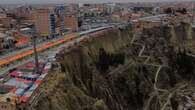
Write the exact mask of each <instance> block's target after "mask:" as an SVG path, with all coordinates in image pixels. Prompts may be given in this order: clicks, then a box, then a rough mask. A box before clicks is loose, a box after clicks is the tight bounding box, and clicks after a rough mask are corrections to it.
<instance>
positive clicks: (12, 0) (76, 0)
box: [0, 0, 195, 4]
mask: <svg viewBox="0 0 195 110" xmlns="http://www.w3.org/2000/svg"><path fill="white" fill-rule="evenodd" d="M154 1H157V2H159V1H160V2H162V1H195V0H0V4H7V3H8V4H10V3H13V4H16V3H17V4H21V3H23V4H24V3H26V4H29V3H96V2H98V3H101V2H154Z"/></svg>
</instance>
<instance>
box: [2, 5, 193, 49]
mask: <svg viewBox="0 0 195 110" xmlns="http://www.w3.org/2000/svg"><path fill="white" fill-rule="evenodd" d="M168 7H171V8H186V9H187V10H188V11H190V10H191V9H192V4H191V2H185V3H183V2H182V3H180V2H176V3H125V4H124V3H104V4H82V3H79V4H64V5H36V6H35V5H31V6H28V5H21V6H16V7H11V8H8V7H3V6H1V7H0V33H3V34H6V36H9V38H10V37H12V39H14V41H15V42H9V43H5V41H7V40H6V39H7V37H5V35H3V34H0V39H1V40H0V44H1V45H0V50H1V51H2V50H5V49H7V48H5V47H8V48H12V47H19V48H20V47H24V46H26V45H28V43H29V42H30V41H31V37H32V36H34V34H36V35H37V34H38V36H40V39H42V38H53V37H55V36H57V35H63V34H64V33H66V32H68V31H69V32H76V31H82V30H88V29H93V28H97V27H101V26H105V25H106V24H110V23H128V22H130V21H132V20H137V19H138V18H140V17H145V16H151V15H157V14H162V13H164V9H166V8H168ZM2 39H3V40H2ZM10 43H11V44H10ZM2 44H3V46H2Z"/></svg>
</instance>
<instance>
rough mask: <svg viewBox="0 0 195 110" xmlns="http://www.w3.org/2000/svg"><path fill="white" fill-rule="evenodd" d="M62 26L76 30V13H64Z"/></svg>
mask: <svg viewBox="0 0 195 110" xmlns="http://www.w3.org/2000/svg"><path fill="white" fill-rule="evenodd" d="M64 26H65V28H66V29H70V30H71V31H78V17H77V16H76V15H65V17H64Z"/></svg>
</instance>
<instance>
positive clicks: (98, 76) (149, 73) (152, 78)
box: [33, 27, 189, 110]
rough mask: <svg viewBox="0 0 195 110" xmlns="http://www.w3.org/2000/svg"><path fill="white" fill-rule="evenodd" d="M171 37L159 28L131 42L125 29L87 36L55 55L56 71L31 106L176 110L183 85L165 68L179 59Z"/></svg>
mask: <svg viewBox="0 0 195 110" xmlns="http://www.w3.org/2000/svg"><path fill="white" fill-rule="evenodd" d="M147 33H149V34H147ZM156 35H157V36H156ZM171 35H172V34H171V29H170V28H166V27H164V28H163V29H162V28H156V29H154V30H153V31H151V32H150V30H145V34H144V36H141V37H138V38H135V39H134V40H133V42H134V43H132V38H133V33H132V31H131V29H129V28H127V29H121V30H118V29H116V30H111V31H109V32H106V33H103V34H101V35H100V36H98V37H92V38H91V39H90V40H88V41H87V42H85V43H82V44H80V45H78V46H76V47H74V48H72V49H71V50H70V51H69V52H65V53H63V54H60V55H59V57H58V62H59V63H60V65H61V69H60V70H59V71H57V70H56V71H51V72H50V75H51V76H49V78H47V79H46V81H45V83H44V84H43V85H42V86H41V89H42V92H43V96H42V97H41V98H40V99H39V100H38V103H37V105H35V106H33V108H34V109H36V110H161V109H162V108H163V109H164V110H169V109H170V107H171V108H172V110H176V109H175V108H177V107H178V106H179V103H180V102H181V101H179V99H180V98H177V97H180V96H179V95H178V94H176V93H177V91H176V90H180V89H182V90H183V89H184V88H185V87H186V85H184V87H183V83H182V82H180V81H181V80H180V79H182V76H181V75H180V74H178V73H177V72H176V71H173V69H174V68H172V67H171V66H170V64H171V63H170V62H171V61H176V60H178V59H177V58H176V59H175V58H173V59H171V58H172V57H170V56H172V55H177V54H178V53H177V51H176V52H175V51H174V49H173V50H171V48H170V45H169V43H171ZM175 35H176V34H175ZM175 38H176V39H177V37H175ZM171 46H174V45H171ZM144 47H145V48H144ZM163 49H164V50H163ZM141 51H142V54H140V52H141ZM169 51H172V52H171V54H167V52H168V53H169ZM174 52H175V53H174ZM165 59H166V60H167V62H166V63H163V61H164V60H165ZM186 61H189V60H186ZM175 63H177V61H176V62H175ZM180 66H181V68H185V67H183V66H182V65H180ZM170 68H172V69H170ZM181 70H182V69H181ZM171 73H173V74H171ZM158 74H159V75H158ZM174 78H175V79H174ZM182 81H185V79H183V80H182ZM173 83H174V84H173ZM167 91H168V92H167ZM178 93H180V92H178ZM173 96H175V98H173ZM170 100H171V101H170ZM170 103H172V104H170ZM167 105H170V106H167Z"/></svg>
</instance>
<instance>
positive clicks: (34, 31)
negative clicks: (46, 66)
mask: <svg viewBox="0 0 195 110" xmlns="http://www.w3.org/2000/svg"><path fill="white" fill-rule="evenodd" d="M32 39H33V50H34V56H35V60H34V61H35V73H36V74H40V73H41V72H40V68H39V58H38V52H37V48H36V45H37V44H36V39H37V35H36V29H35V27H34V26H33V32H32Z"/></svg>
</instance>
